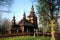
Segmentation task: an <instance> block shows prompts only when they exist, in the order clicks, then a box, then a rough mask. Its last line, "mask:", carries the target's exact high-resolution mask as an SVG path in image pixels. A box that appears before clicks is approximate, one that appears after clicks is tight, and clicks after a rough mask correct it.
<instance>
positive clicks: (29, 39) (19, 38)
mask: <svg viewBox="0 0 60 40" xmlns="http://www.w3.org/2000/svg"><path fill="white" fill-rule="evenodd" d="M0 40H50V37H42V36H37V37H34V36H16V37H5V38H0Z"/></svg>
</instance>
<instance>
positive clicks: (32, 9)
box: [30, 5, 35, 13]
mask: <svg viewBox="0 0 60 40" xmlns="http://www.w3.org/2000/svg"><path fill="white" fill-rule="evenodd" d="M30 13H35V11H34V6H33V5H32V7H31V11H30Z"/></svg>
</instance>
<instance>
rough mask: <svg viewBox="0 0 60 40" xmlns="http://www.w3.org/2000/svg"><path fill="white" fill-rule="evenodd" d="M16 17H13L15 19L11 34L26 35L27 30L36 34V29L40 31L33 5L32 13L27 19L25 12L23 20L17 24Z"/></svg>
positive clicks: (12, 21) (11, 26)
mask: <svg viewBox="0 0 60 40" xmlns="http://www.w3.org/2000/svg"><path fill="white" fill-rule="evenodd" d="M15 21H16V20H15V16H13V19H12V20H11V24H10V28H9V32H8V33H10V34H12V33H26V32H27V30H28V32H30V33H33V32H34V29H38V24H37V17H36V15H35V11H34V7H33V5H32V7H31V11H30V14H29V16H28V17H27V18H26V14H25V12H24V15H23V18H22V19H21V21H19V22H18V24H16V22H15Z"/></svg>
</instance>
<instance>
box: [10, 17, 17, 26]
mask: <svg viewBox="0 0 60 40" xmlns="http://www.w3.org/2000/svg"><path fill="white" fill-rule="evenodd" d="M11 22H12V25H16V22H15V16H13V19H12V21H11Z"/></svg>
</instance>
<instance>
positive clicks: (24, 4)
mask: <svg viewBox="0 0 60 40" xmlns="http://www.w3.org/2000/svg"><path fill="white" fill-rule="evenodd" d="M33 1H35V2H33ZM32 5H34V10H35V12H36V10H37V9H36V5H37V2H36V0H14V2H13V4H12V6H11V12H10V13H9V14H8V13H5V14H2V18H8V19H10V20H12V17H13V16H14V15H15V17H16V22H19V21H20V20H21V19H22V18H23V14H24V12H25V13H26V16H28V15H29V14H30V10H31V7H32Z"/></svg>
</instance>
